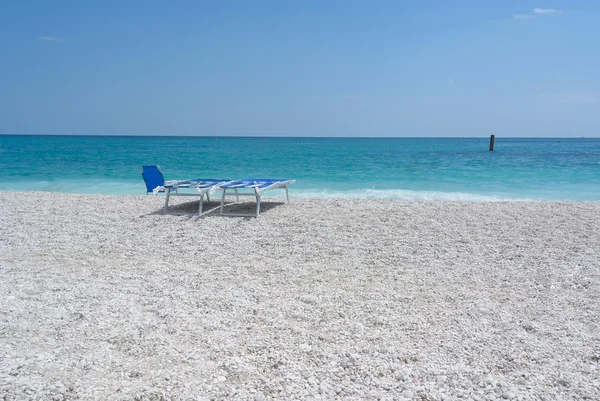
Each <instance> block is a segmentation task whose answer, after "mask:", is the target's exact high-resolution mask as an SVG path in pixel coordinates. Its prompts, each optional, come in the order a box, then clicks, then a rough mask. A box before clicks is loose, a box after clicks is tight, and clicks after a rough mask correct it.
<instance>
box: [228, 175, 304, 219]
mask: <svg viewBox="0 0 600 401" xmlns="http://www.w3.org/2000/svg"><path fill="white" fill-rule="evenodd" d="M295 182H296V180H289V179H275V178H246V179H243V180H237V181H231V182H228V183H224V184H221V185H219V188H218V189H219V190H220V191H221V192H222V194H221V209H220V215H221V216H246V217H258V214H259V213H260V198H261V195H262V194H263V193H264V192H265V191H268V190H270V189H275V188H283V189H285V197H286V199H287V203H290V197H289V193H288V187H289V186H290V185H291V184H293V183H295ZM228 190H234V191H235V195H236V200H239V197H240V196H254V197H255V198H256V213H225V212H224V211H223V208H224V206H225V195H226V194H227V191H228ZM241 190H251V191H252V192H240V191H241Z"/></svg>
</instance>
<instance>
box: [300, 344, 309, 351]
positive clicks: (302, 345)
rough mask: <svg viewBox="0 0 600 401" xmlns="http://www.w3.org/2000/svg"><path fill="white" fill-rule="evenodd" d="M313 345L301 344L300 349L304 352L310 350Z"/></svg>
mask: <svg viewBox="0 0 600 401" xmlns="http://www.w3.org/2000/svg"><path fill="white" fill-rule="evenodd" d="M311 350H312V347H311V346H310V345H308V344H300V351H302V352H310V351H311Z"/></svg>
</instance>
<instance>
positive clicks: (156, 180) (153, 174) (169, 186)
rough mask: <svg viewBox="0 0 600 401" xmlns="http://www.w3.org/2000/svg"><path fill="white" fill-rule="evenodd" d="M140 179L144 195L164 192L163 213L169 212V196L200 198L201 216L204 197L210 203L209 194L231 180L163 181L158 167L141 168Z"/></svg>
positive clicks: (199, 208) (199, 210)
mask: <svg viewBox="0 0 600 401" xmlns="http://www.w3.org/2000/svg"><path fill="white" fill-rule="evenodd" d="M142 177H143V178H144V182H145V183H146V191H147V192H146V193H147V194H148V193H150V192H152V193H154V194H157V193H159V192H164V193H165V194H166V196H165V213H166V212H167V211H168V210H169V199H170V197H171V196H200V205H199V206H198V214H199V215H201V214H202V208H203V206H204V196H206V200H207V201H208V202H210V194H211V193H212V192H214V191H215V190H216V189H217V188H218V187H219V186H220V185H221V184H226V183H228V182H231V180H224V179H216V178H196V179H193V180H169V181H165V179H164V176H163V174H162V171H161V169H160V166H142ZM180 189H184V190H186V189H188V190H194V192H191V193H189V192H179V190H180Z"/></svg>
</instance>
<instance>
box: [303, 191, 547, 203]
mask: <svg viewBox="0 0 600 401" xmlns="http://www.w3.org/2000/svg"><path fill="white" fill-rule="evenodd" d="M294 196H295V197H298V198H318V199H392V200H407V201H413V200H446V201H469V202H499V201H532V200H538V199H533V198H527V197H515V196H502V195H482V194H475V193H467V192H441V191H415V190H409V189H353V190H327V189H308V190H302V189H298V190H296V191H294Z"/></svg>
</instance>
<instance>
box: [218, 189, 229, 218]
mask: <svg viewBox="0 0 600 401" xmlns="http://www.w3.org/2000/svg"><path fill="white" fill-rule="evenodd" d="M225 192H227V188H223V195H222V196H221V209H219V216H222V215H223V205H224V204H225Z"/></svg>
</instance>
